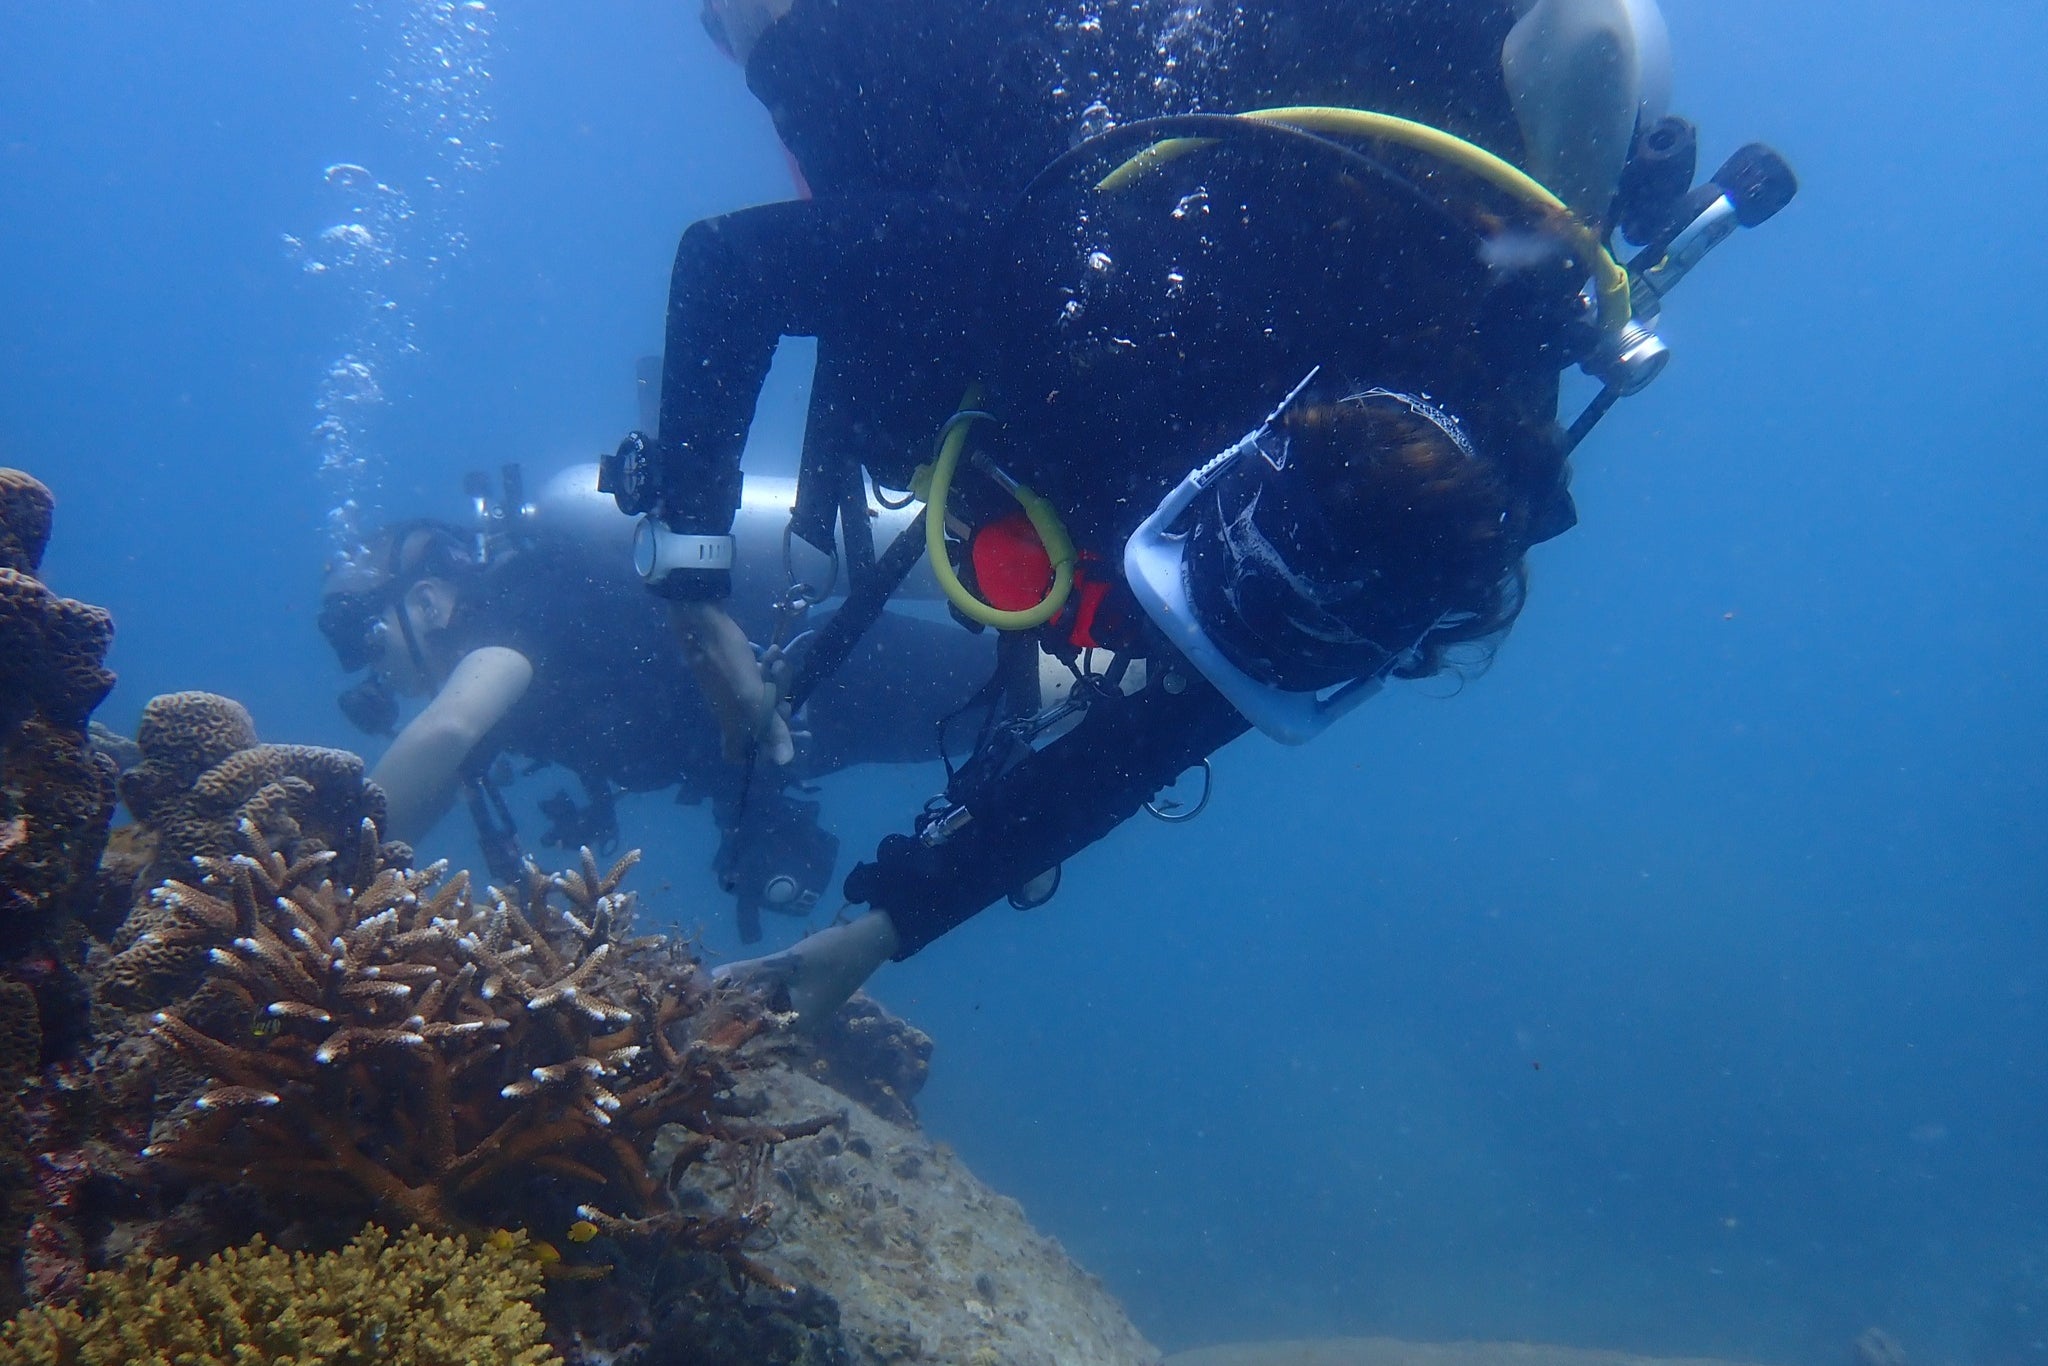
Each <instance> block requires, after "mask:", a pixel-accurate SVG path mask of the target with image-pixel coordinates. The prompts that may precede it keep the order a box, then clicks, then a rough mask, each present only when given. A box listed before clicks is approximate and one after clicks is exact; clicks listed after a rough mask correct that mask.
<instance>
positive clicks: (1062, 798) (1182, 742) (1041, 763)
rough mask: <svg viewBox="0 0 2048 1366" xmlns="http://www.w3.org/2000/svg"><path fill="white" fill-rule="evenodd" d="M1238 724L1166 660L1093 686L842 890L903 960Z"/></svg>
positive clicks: (1121, 813) (1098, 827)
mask: <svg viewBox="0 0 2048 1366" xmlns="http://www.w3.org/2000/svg"><path fill="white" fill-rule="evenodd" d="M1247 728H1248V725H1247V723H1246V721H1245V719H1244V717H1243V716H1241V715H1240V714H1239V713H1238V712H1237V710H1236V709H1235V708H1233V707H1232V706H1231V705H1230V704H1229V703H1228V702H1227V701H1225V700H1224V698H1223V697H1222V695H1221V694H1219V693H1217V692H1216V690H1215V689H1214V688H1211V687H1210V686H1209V685H1208V684H1207V683H1205V682H1203V681H1201V680H1200V679H1198V678H1190V677H1188V676H1187V675H1185V674H1183V673H1179V672H1176V671H1173V670H1161V671H1160V672H1159V674H1158V676H1157V677H1154V678H1149V679H1148V680H1147V682H1146V684H1145V686H1144V687H1143V688H1141V689H1140V690H1139V691H1137V692H1135V693H1132V694H1130V695H1128V696H1125V695H1123V694H1120V693H1103V694H1100V695H1098V696H1097V697H1096V698H1095V699H1094V700H1093V701H1092V702H1091V703H1090V705H1089V707H1088V710H1087V711H1086V713H1085V714H1084V715H1083V716H1082V718H1081V721H1080V723H1079V724H1078V725H1076V726H1075V727H1074V728H1073V729H1072V730H1070V731H1068V732H1067V733H1066V734H1064V735H1062V736H1060V737H1059V738H1058V739H1056V740H1054V741H1052V742H1051V743H1050V744H1047V745H1046V746H1045V747H1044V748H1042V749H1037V750H1029V751H1025V752H1023V753H1022V754H1021V755H1020V756H1018V757H1017V759H1016V761H1015V762H1014V763H1011V764H1010V765H1009V766H1008V767H1007V768H1005V769H1004V770H1003V771H1002V772H1001V773H1000V774H999V775H997V776H995V777H994V778H992V779H990V780H989V781H987V782H985V783H981V784H978V785H976V786H975V788H974V789H973V790H969V791H965V792H960V793H951V794H949V796H950V797H951V798H952V800H953V801H954V802H955V803H956V806H955V809H954V811H953V812H952V813H949V814H948V816H946V817H942V818H941V819H940V821H938V822H937V823H935V824H932V825H929V826H927V828H926V831H925V833H924V834H922V835H919V836H916V837H911V836H905V835H890V836H888V837H887V838H886V839H884V840H883V841H882V844H881V848H880V849H879V850H878V851H877V852H876V855H875V861H874V862H872V863H863V864H861V865H859V866H858V867H856V868H855V869H854V870H853V871H852V872H851V873H849V874H848V875H847V878H846V895H847V899H848V900H850V901H856V902H865V903H867V904H869V905H872V906H874V907H876V908H877V909H880V910H886V911H887V912H888V915H889V918H890V921H891V923H892V927H893V929H894V931H895V934H896V937H897V946H896V948H895V950H894V951H893V952H892V953H891V955H890V956H891V957H894V958H897V959H903V958H908V957H909V956H910V955H911V954H913V953H916V952H917V951H918V950H919V949H921V948H923V947H924V946H925V945H926V944H929V943H931V942H932V941H933V940H934V939H937V938H938V937H939V936H940V935H942V934H944V933H946V931H948V930H950V929H952V928H954V927H955V926H956V925H959V924H961V923H962V922H964V921H966V920H967V919H968V918H970V917H971V916H973V915H975V914H976V913H977V912H979V911H980V910H982V909H983V908H984V907H986V906H988V905H990V904H991V903H992V902H994V901H996V900H998V899H1000V898H1001V897H1004V896H1007V895H1008V894H1010V893H1011V892H1013V891H1016V890H1018V889H1020V888H1022V887H1023V886H1025V885H1026V884H1027V883H1029V882H1030V881H1031V880H1032V879H1033V878H1035V877H1037V876H1039V875H1040V874H1042V873H1044V872H1045V871H1046V870H1048V869H1050V868H1053V867H1055V866H1057V865H1058V864H1060V863H1061V862H1063V861H1065V860H1066V859H1068V858H1070V857H1072V856H1073V855H1075V854H1077V853H1079V852H1080V851H1081V850H1083V849H1085V848H1087V847H1088V846H1089V845H1091V844H1093V843H1094V842H1095V841H1097V840H1099V839H1101V838H1102V837H1103V836H1104V835H1107V834H1108V833H1109V832H1110V831H1111V830H1113V829H1115V828H1116V827H1117V826H1118V825H1120V824H1122V823H1123V822H1124V821H1126V820H1128V819H1129V818H1130V817H1132V816H1133V815H1136V814H1137V812H1138V809H1139V808H1140V807H1141V806H1143V805H1144V804H1145V803H1146V802H1148V801H1150V800H1151V799H1152V798H1153V797H1154V796H1156V795H1157V794H1158V793H1159V791H1160V790H1161V789H1163V788H1165V787H1167V786H1168V785H1170V784H1171V783H1172V782H1173V781H1174V779H1176V778H1177V777H1179V776H1180V775H1181V774H1182V773H1184V772H1186V771H1187V770H1188V769H1190V768H1192V767H1193V766H1194V765H1196V764H1198V763H1200V762H1201V761H1202V760H1203V759H1205V758H1207V757H1208V756H1209V755H1210V754H1212V753H1214V752H1215V751H1216V750H1217V749H1220V748H1221V747H1222V746H1223V745H1225V744H1227V743H1228V742H1229V741H1231V740H1233V739H1235V738H1236V737H1237V736H1239V735H1242V734H1243V733H1244V732H1245V730H1246V729H1247ZM964 772H965V770H963V773H964ZM948 827H950V833H945V834H943V836H942V837H940V838H934V836H935V835H937V834H939V833H940V832H941V831H944V830H946V829H947V828H948Z"/></svg>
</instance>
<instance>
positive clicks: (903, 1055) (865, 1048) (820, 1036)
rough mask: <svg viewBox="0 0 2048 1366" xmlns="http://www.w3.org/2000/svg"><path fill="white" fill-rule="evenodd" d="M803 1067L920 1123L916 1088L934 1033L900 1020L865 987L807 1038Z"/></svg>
mask: <svg viewBox="0 0 2048 1366" xmlns="http://www.w3.org/2000/svg"><path fill="white" fill-rule="evenodd" d="M805 1045H806V1046H805V1049H804V1052H803V1054H802V1056H801V1057H800V1058H799V1059H797V1060H796V1061H797V1063H798V1065H800V1066H801V1067H802V1068H803V1070H804V1071H806V1072H808V1073H810V1074H811V1075H812V1076H813V1077H816V1078H817V1079H818V1080H819V1081H822V1082H824V1083H825V1084H826V1085H827V1086H829V1087H831V1088H832V1089H833V1090H835V1091H837V1092H839V1093H840V1094H841V1095H843V1096H847V1097H850V1098H851V1099H853V1100H857V1101H859V1102H860V1103H861V1104H862V1105H865V1106H867V1107H868V1109H870V1110H873V1111H874V1112H875V1113H876V1114H878V1115H880V1116H881V1117H882V1118H883V1119H886V1120H888V1121H889V1122H890V1123H892V1124H901V1125H904V1126H905V1127H907V1128H914V1127H916V1125H917V1093H918V1092H919V1091H922V1090H923V1089H924V1084H925V1080H926V1079H927V1078H928V1077H929V1076H930V1075H931V1070H932V1039H931V1035H929V1034H927V1033H925V1032H924V1031H923V1030H922V1029H919V1028H918V1027H917V1026H916V1025H913V1024H910V1023H908V1022H907V1021H904V1020H899V1019H897V1018H896V1017H895V1016H894V1015H891V1014H890V1013H889V1012H888V1011H886V1010H884V1009H883V1008H882V1006H881V1004H880V1003H879V1002H877V1001H876V1000H875V999H874V998H873V997H872V996H869V995H868V994H867V993H866V992H855V993H854V996H853V999H852V1000H850V1001H848V1002H847V1003H846V1004H845V1005H844V1006H842V1007H840V1009H839V1012H838V1013H837V1014H835V1015H834V1016H833V1017H832V1018H831V1019H829V1020H827V1021H825V1022H824V1023H823V1024H822V1025H820V1026H819V1027H818V1029H817V1031H816V1032H815V1033H813V1034H812V1035H810V1037H809V1038H808V1039H807V1040H805Z"/></svg>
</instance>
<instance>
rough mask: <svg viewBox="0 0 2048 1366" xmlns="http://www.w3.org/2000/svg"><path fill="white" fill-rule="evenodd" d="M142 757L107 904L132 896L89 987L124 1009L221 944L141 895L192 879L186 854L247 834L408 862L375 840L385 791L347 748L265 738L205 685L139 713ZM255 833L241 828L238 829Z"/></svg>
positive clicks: (152, 997)
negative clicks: (130, 823) (130, 822)
mask: <svg viewBox="0 0 2048 1366" xmlns="http://www.w3.org/2000/svg"><path fill="white" fill-rule="evenodd" d="M135 745H136V751H137V754H138V755H139V758H138V760H137V762H136V763H135V765H134V766H133V767H132V768H130V769H129V770H128V771H127V772H126V773H124V774H122V775H121V797H122V800H124V801H125V802H127V804H128V809H129V810H130V811H131V812H133V813H134V815H135V818H136V822H137V825H138V826H139V827H140V829H139V830H137V829H134V828H130V827H124V828H123V830H121V831H116V832H115V838H114V845H115V848H116V851H117V853H118V858H117V859H110V860H109V861H108V862H109V866H108V869H107V874H108V883H109V885H110V888H111V890H110V891H109V892H108V893H107V895H106V899H107V900H108V901H119V902H129V903H133V902H137V901H139V902H140V904H138V905H136V907H135V910H134V913H133V914H131V915H130V916H129V917H128V919H127V921H126V923H125V924H124V925H123V926H122V927H121V929H120V931H119V933H118V934H116V936H115V937H114V948H115V950H116V952H115V954H114V956H113V958H112V961H110V962H108V963H106V964H104V965H103V966H101V967H100V968H99V969H98V972H97V976H98V982H97V986H98V988H99V991H100V993H101V994H102V995H103V996H104V997H105V998H106V999H107V1000H108V1001H110V1002H113V1003H115V1004H117V1005H122V1006H127V1007H131V1008H132V1007H140V1006H148V1005H165V1004H169V1003H170V1002H172V1001H174V1000H177V999H178V998H180V997H182V996H184V995H185V994H186V993H187V992H189V991H191V990H192V989H193V988H195V987H196V986H198V985H199V983H200V982H201V980H202V979H203V977H204V973H205V966H206V961H207V954H208V953H209V952H210V951H211V950H213V949H216V948H225V947H226V946H227V942H228V939H229V938H230V937H231V936H229V935H227V934H226V931H225V929H224V928H223V927H220V926H212V927H208V926H204V925H200V924H197V923H195V922H194V921H193V920H192V919H191V917H189V916H181V915H179V914H178V913H177V912H176V910H175V908H170V907H166V906H165V905H164V904H163V903H162V902H161V901H151V900H149V899H147V898H146V897H144V896H142V895H141V894H142V893H143V892H146V891H147V890H148V889H149V888H152V887H155V886H156V885H157V884H158V883H160V882H163V881H165V880H166V879H171V878H179V877H185V876H189V875H190V874H191V871H192V867H193V861H194V860H199V859H217V858H220V857H222V856H224V855H230V854H232V853H233V852H234V851H235V850H236V849H237V848H239V847H240V844H241V842H242V841H243V839H244V838H245V837H247V838H255V839H258V840H260V841H262V843H263V845H264V847H266V848H269V849H273V850H276V851H278V852H279V853H280V854H281V855H282V856H284V857H285V858H286V859H287V860H289V861H291V862H298V861H301V860H302V859H304V858H305V857H307V856H309V855H312V854H315V853H318V852H320V851H323V850H332V851H335V852H336V854H337V855H338V857H340V858H341V859H342V861H343V862H344V863H345V864H351V865H353V864H357V863H360V862H361V861H362V860H363V859H365V858H367V857H371V856H375V857H378V858H381V859H383V860H384V861H385V862H387V863H390V864H403V863H406V862H409V861H410V853H409V851H406V850H405V849H404V847H403V846H400V845H389V846H380V845H379V844H378V842H377V834H376V830H377V827H378V826H379V825H380V824H381V823H382V822H383V820H384V795H383V793H382V792H380V791H378V789H377V787H376V785H375V784H373V783H370V782H367V781H365V779H364V777H363V761H362V760H361V759H360V758H358V757H357V756H356V755H354V754H350V753H349V752H347V751H346V750H338V749H318V748H314V747H312V746H309V745H267V744H259V743H258V742H257V739H256V726H255V723H254V722H253V721H252V720H251V719H250V717H249V713H248V711H247V710H246V709H245V708H244V707H243V706H242V704H241V703H239V702H236V701H234V700H232V699H231V698H226V697H219V696H216V695H214V694H213V693H205V692H181V693H167V694H165V695H163V696H161V697H156V698H153V699H151V701H150V703H149V705H148V706H146V707H144V708H143V711H142V725H141V728H140V730H139V732H138V733H137V735H136V740H135ZM245 831H249V832H253V834H252V835H249V836H245V834H244V832H245Z"/></svg>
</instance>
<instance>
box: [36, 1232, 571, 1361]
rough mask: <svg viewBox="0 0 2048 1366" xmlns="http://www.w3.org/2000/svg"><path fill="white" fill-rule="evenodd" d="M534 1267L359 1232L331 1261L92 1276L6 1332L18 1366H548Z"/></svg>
mask: <svg viewBox="0 0 2048 1366" xmlns="http://www.w3.org/2000/svg"><path fill="white" fill-rule="evenodd" d="M540 1291H541V1269H540V1265H539V1263H538V1262H537V1261H535V1260H534V1259H533V1258H532V1257H531V1256H528V1255H526V1248H525V1245H524V1243H523V1241H522V1240H519V1239H516V1238H505V1239H495V1240H490V1241H488V1242H486V1243H484V1244H483V1245H481V1246H468V1245H466V1244H464V1243H463V1242H461V1241H459V1240H456V1239H451V1238H446V1237H436V1236H435V1235H433V1234H430V1233H427V1232H426V1231H425V1230H422V1229H413V1230H411V1231H409V1232H408V1233H406V1234H405V1235H403V1236H402V1237H400V1238H398V1239H396V1240H395V1241H394V1240H392V1239H390V1238H389V1237H388V1236H387V1235H386V1234H385V1233H384V1231H383V1230H382V1229H379V1228H375V1227H371V1228H367V1229H365V1230H363V1232H362V1233H361V1234H360V1235H359V1236H357V1238H356V1239H355V1240H354V1241H353V1242H351V1243H350V1244H349V1245H348V1246H346V1247H344V1248H342V1249H341V1250H340V1251H338V1252H330V1253H325V1254H322V1255H319V1256H314V1255H310V1254H307V1253H303V1252H301V1253H288V1252H284V1251H281V1250H279V1249H277V1248H273V1247H267V1246H265V1245H264V1244H263V1243H262V1241H261V1240H258V1241H256V1242H255V1243H252V1244H250V1245H249V1246H247V1247H240V1248H231V1249H229V1250H227V1251H225V1252H222V1253H221V1254H220V1255H218V1256H216V1257H214V1258H212V1259H210V1260H208V1261H206V1262H204V1263H201V1264H199V1265H196V1266H190V1267H182V1268H181V1267H180V1266H179V1265H178V1263H177V1262H175V1261H173V1260H169V1259H165V1260H160V1261H157V1262H155V1263H148V1262H135V1263H131V1264H130V1265H128V1266H127V1267H125V1268H123V1269H121V1270H118V1271H102V1272H98V1273H96V1274H94V1275H93V1276H92V1277H91V1279H89V1280H88V1281H87V1282H86V1284H85V1288H84V1292H83V1293H82V1294H81V1295H80V1296H79V1299H78V1301H77V1303H76V1304H70V1305H58V1306H48V1307H40V1308H36V1309H31V1310H28V1311H26V1312H24V1313H22V1314H20V1315H19V1316H17V1317H16V1318H15V1319H14V1320H13V1321H12V1322H10V1323H8V1324H6V1325H5V1326H4V1327H0V1361H4V1362H8V1363H20V1366H172V1363H181V1364H182V1366H213V1363H219V1366H233V1364H234V1363H241V1362H253V1361H262V1362H274V1363H278V1366H315V1363H321V1364H322V1366H324V1364H325V1363H332V1362H363V1363H368V1362H388V1363H390V1366H543V1363H547V1362H556V1361H559V1360H560V1358H559V1357H557V1356H556V1355H555V1354H554V1353H553V1352H552V1351H550V1350H549V1349H548V1347H547V1346H546V1344H545V1343H544V1341H543V1340H542V1332H543V1325H542V1321H541V1316H540V1313H539V1311H538V1310H537V1309H535V1308H534V1306H533V1303H532V1302H533V1300H534V1299H535V1298H536V1297H537V1296H538V1295H539V1294H540Z"/></svg>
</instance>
